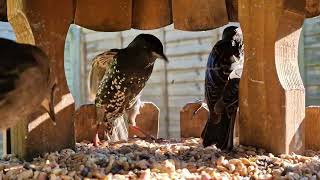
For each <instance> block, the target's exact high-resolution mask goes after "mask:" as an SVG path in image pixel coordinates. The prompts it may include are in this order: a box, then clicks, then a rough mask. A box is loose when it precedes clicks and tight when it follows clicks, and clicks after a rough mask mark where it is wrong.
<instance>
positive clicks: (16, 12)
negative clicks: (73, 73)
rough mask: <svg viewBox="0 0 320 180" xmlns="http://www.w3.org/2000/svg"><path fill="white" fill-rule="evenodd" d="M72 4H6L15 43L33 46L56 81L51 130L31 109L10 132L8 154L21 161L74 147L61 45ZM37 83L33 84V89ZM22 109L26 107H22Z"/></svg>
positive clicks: (23, 0)
mask: <svg viewBox="0 0 320 180" xmlns="http://www.w3.org/2000/svg"><path fill="white" fill-rule="evenodd" d="M73 2H74V1H72V0H58V1H52V0H48V1H43V0H32V1H29V0H8V2H7V3H8V4H7V5H8V6H7V7H8V20H9V22H10V23H11V25H12V26H13V29H14V31H15V33H16V37H17V41H18V42H22V43H29V44H35V45H37V46H38V47H40V48H41V49H42V50H44V51H45V52H46V53H47V54H48V56H49V57H50V59H51V62H50V67H51V68H52V69H53V71H54V74H55V78H56V79H57V81H58V92H57V94H56V97H57V99H56V102H55V111H56V113H57V115H56V116H57V125H56V126H54V125H53V124H52V123H51V122H50V120H49V118H48V115H47V114H46V113H44V111H42V110H40V108H36V107H35V113H34V114H33V115H31V116H30V118H28V119H25V120H23V121H22V122H21V123H19V124H18V125H17V126H16V127H14V128H12V137H11V139H12V150H13V152H14V153H15V154H18V155H19V156H20V157H22V158H31V157H34V156H37V155H39V154H41V153H43V152H48V151H56V150H59V149H62V148H73V147H74V125H73V113H74V101H73V98H72V95H71V94H70V92H69V89H68V86H67V82H66V78H65V73H64V43H65V38H66V34H67V32H68V29H69V25H70V24H71V23H72V21H73V13H74V12H73V9H74V4H73ZM36 83H37V82H35V84H34V85H35V86H36V85H37V84H36ZM26 106H28V104H27V103H26Z"/></svg>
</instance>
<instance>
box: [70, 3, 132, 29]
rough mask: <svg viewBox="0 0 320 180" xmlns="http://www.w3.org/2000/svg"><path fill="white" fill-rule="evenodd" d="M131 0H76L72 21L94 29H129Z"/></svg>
mask: <svg viewBox="0 0 320 180" xmlns="http://www.w3.org/2000/svg"><path fill="white" fill-rule="evenodd" d="M131 19H132V0H108V1H105V0H78V1H77V7H76V12H75V19H74V22H75V24H77V25H80V26H82V27H85V28H89V29H92V30H95V31H109V32H113V31H123V30H128V29H131V24H132V23H131V22H132V20H131Z"/></svg>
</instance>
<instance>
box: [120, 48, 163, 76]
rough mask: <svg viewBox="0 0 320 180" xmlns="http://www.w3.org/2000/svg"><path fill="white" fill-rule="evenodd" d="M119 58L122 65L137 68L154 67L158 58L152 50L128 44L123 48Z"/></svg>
mask: <svg viewBox="0 0 320 180" xmlns="http://www.w3.org/2000/svg"><path fill="white" fill-rule="evenodd" d="M118 58H119V60H120V65H121V66H124V67H128V68H131V69H137V70H142V69H147V68H153V65H154V63H155V61H156V59H157V57H155V56H154V55H153V54H152V52H149V51H148V50H146V49H141V47H137V46H131V47H129V46H128V47H127V48H125V49H123V51H122V53H119V56H118Z"/></svg>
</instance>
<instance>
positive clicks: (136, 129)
mask: <svg viewBox="0 0 320 180" xmlns="http://www.w3.org/2000/svg"><path fill="white" fill-rule="evenodd" d="M130 127H131V129H132V130H133V131H135V132H137V131H138V132H140V133H142V134H143V135H144V136H145V139H149V140H156V139H157V138H155V137H154V136H152V135H151V134H149V133H147V132H145V131H143V130H142V129H141V128H139V127H137V126H132V125H131V126H130Z"/></svg>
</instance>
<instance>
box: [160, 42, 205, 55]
mask: <svg viewBox="0 0 320 180" xmlns="http://www.w3.org/2000/svg"><path fill="white" fill-rule="evenodd" d="M210 50H211V43H204V44H199V45H197V46H195V45H194V44H190V45H186V46H177V47H175V48H168V49H167V51H166V54H167V55H168V56H185V55H187V54H199V53H205V52H209V51H210Z"/></svg>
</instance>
